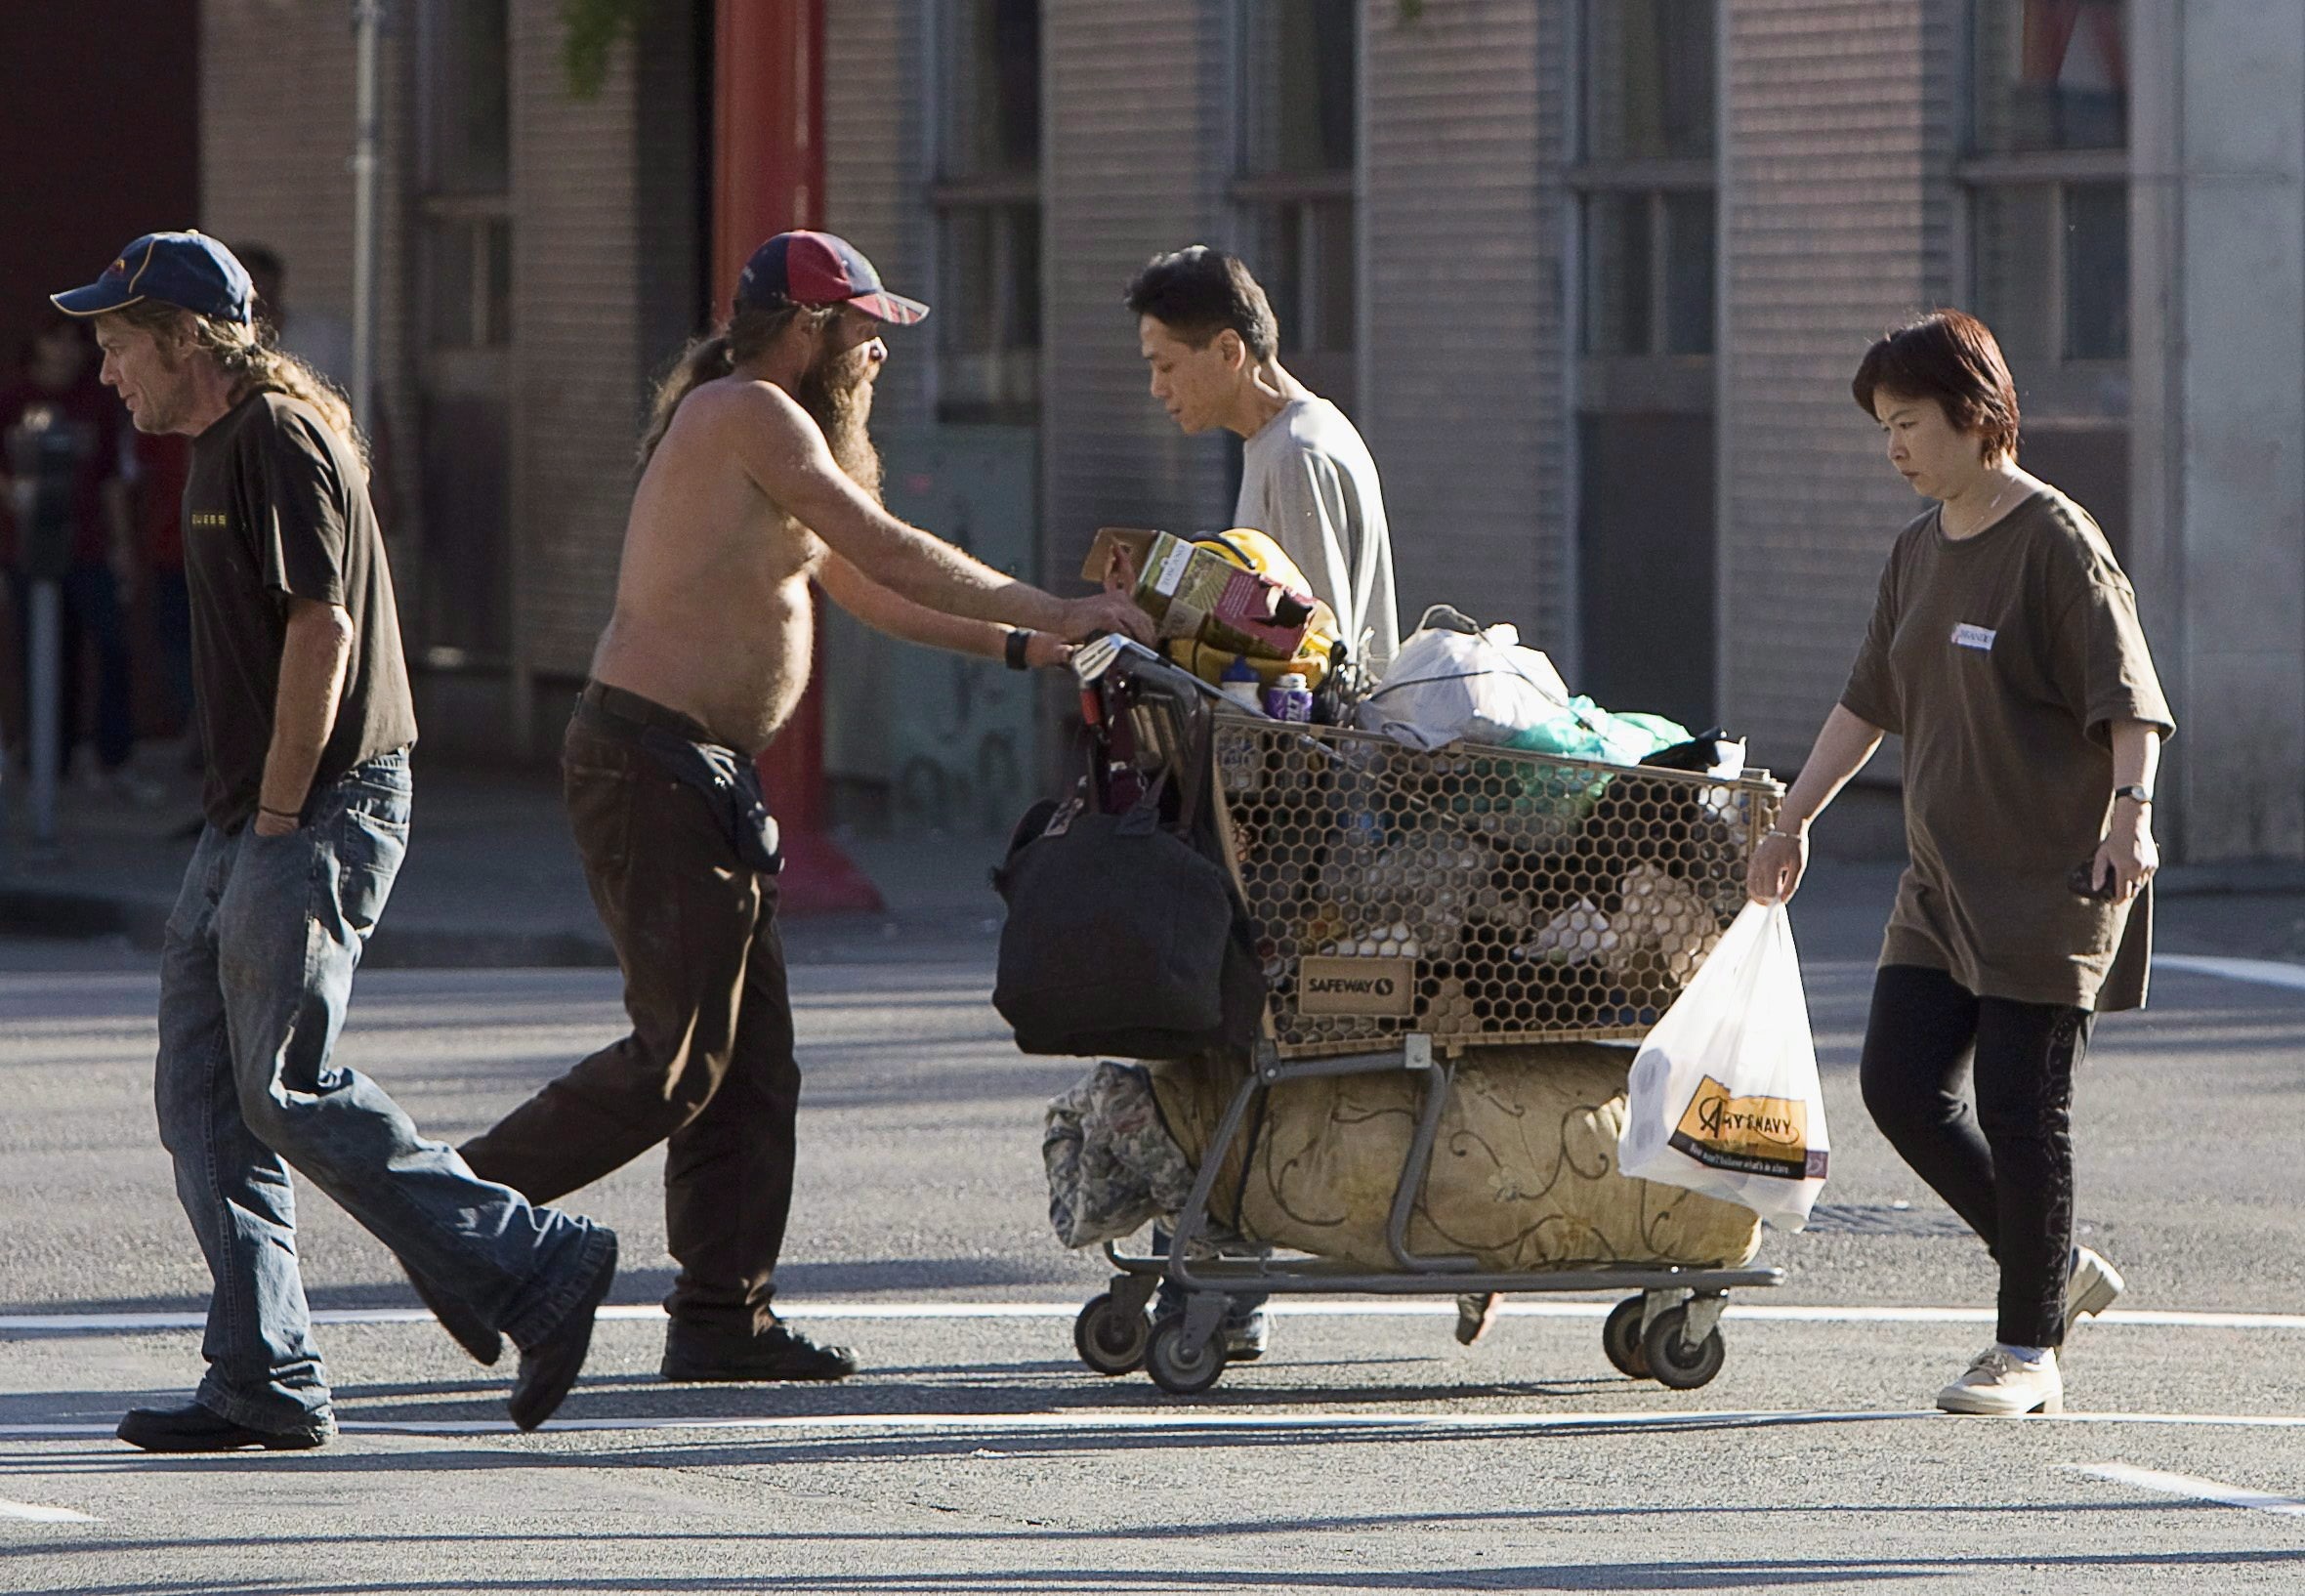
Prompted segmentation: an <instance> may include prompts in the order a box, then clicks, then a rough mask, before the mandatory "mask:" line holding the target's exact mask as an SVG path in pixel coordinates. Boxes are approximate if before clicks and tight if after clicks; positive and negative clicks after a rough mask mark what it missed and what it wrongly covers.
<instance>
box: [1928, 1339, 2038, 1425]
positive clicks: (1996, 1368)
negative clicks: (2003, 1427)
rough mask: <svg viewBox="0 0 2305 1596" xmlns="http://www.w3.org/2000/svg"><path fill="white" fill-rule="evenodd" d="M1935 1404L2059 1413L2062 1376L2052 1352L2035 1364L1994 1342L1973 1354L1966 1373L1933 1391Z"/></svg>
mask: <svg viewBox="0 0 2305 1596" xmlns="http://www.w3.org/2000/svg"><path fill="white" fill-rule="evenodd" d="M1937 1406H1938V1407H1942V1408H1944V1409H1945V1410H1946V1411H1947V1412H1949V1413H1990V1414H1994V1415H1997V1416H2011V1415H2014V1414H2018V1413H2062V1412H2064V1411H2065V1378H2064V1376H2063V1375H2061V1374H2059V1373H2058V1372H2057V1354H2056V1353H2054V1352H2045V1353H2043V1354H2042V1355H2041V1361H2040V1362H2039V1363H2037V1364H2028V1363H2022V1362H2020V1361H2019V1360H2018V1359H2017V1358H2015V1357H2014V1356H2012V1355H2011V1354H2010V1353H2009V1352H2007V1351H2006V1350H2004V1349H2003V1348H2001V1347H2000V1346H1998V1345H1994V1346H1991V1347H1987V1348H1986V1349H1985V1350H1984V1351H1983V1352H1981V1353H1979V1354H1978V1355H1977V1358H1976V1361H1975V1362H1974V1363H1972V1364H1970V1365H1969V1371H1968V1372H1967V1373H1966V1374H1963V1375H1962V1376H1961V1377H1960V1378H1959V1379H1957V1380H1955V1381H1953V1382H1952V1384H1950V1385H1949V1386H1947V1387H1946V1388H1945V1389H1944V1390H1943V1391H1940V1392H1938V1393H1937Z"/></svg>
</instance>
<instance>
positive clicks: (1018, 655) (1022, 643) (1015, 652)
mask: <svg viewBox="0 0 2305 1596" xmlns="http://www.w3.org/2000/svg"><path fill="white" fill-rule="evenodd" d="M1031 646H1032V634H1031V632H1030V631H1028V630H1027V629H1026V628H1025V627H1022V626H1012V627H1010V628H1009V635H1008V668H1009V669H1010V670H1013V671H1021V670H1025V669H1027V660H1026V658H1025V651H1026V650H1027V649H1028V648H1030V647H1031Z"/></svg>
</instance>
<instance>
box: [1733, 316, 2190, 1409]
mask: <svg viewBox="0 0 2305 1596" xmlns="http://www.w3.org/2000/svg"><path fill="white" fill-rule="evenodd" d="M1852 387H1853V389H1854V391H1855V394H1856V397H1857V403H1858V406H1859V408H1861V409H1863V410H1864V411H1865V413H1866V414H1867V415H1869V416H1871V417H1873V418H1874V419H1875V420H1876V421H1877V422H1879V423H1880V425H1881V428H1882V430H1883V432H1884V433H1885V434H1886V436H1887V440H1888V455H1889V463H1890V465H1892V466H1893V467H1895V468H1896V470H1897V472H1898V473H1899V475H1901V476H1903V477H1904V478H1905V479H1906V481H1907V482H1908V483H1911V484H1912V486H1913V490H1914V491H1915V492H1917V493H1919V494H1921V495H1923V496H1924V497H1926V498H1930V499H1934V500H1936V501H1937V503H1936V505H1935V506H1934V507H1933V508H1932V509H1930V510H1929V511H1928V512H1926V513H1925V514H1923V515H1922V516H1920V517H1919V518H1918V519H1916V520H1915V521H1914V522H1912V524H1911V525H1907V527H1906V528H1905V530H1904V532H1903V533H1902V534H1901V535H1900V536H1899V537H1898V539H1897V544H1896V547H1895V549H1894V550H1892V551H1891V553H1890V556H1889V563H1888V567H1887V568H1886V569H1885V570H1884V571H1883V572H1882V573H1881V586H1880V595H1879V598H1878V601H1877V602H1876V604H1875V606H1874V609H1873V616H1872V623H1871V625H1870V626H1869V627H1868V628H1867V629H1866V632H1865V644H1864V646H1863V648H1862V649H1860V651H1858V655H1857V663H1856V666H1855V668H1854V669H1852V670H1851V672H1850V675H1849V683H1848V686H1847V687H1846V688H1845V689H1844V690H1843V691H1842V693H1841V700H1840V702H1839V703H1838V704H1837V705H1836V706H1835V707H1834V708H1833V710H1832V713H1831V714H1830V715H1829V716H1828V717H1827V718H1826V720H1825V723H1824V728H1823V731H1821V732H1820V733H1818V735H1817V744H1816V747H1815V748H1814V749H1812V750H1811V752H1810V755H1809V760H1808V763H1807V764H1806V765H1804V766H1803V767H1802V770H1801V774H1800V777H1799V778H1798V779H1796V780H1795V781H1794V782H1793V784H1792V788H1791V790H1790V791H1789V792H1787V793H1786V794H1785V800H1784V806H1783V810H1782V812H1781V817H1780V819H1779V821H1778V829H1776V830H1773V831H1771V832H1769V833H1767V834H1766V835H1765V836H1763V837H1762V838H1761V839H1759V843H1758V846H1757V847H1756V848H1755V849H1754V852H1753V860H1752V865H1751V869H1750V872H1749V875H1748V879H1747V886H1748V889H1749V891H1750V893H1751V895H1752V896H1753V897H1754V898H1755V899H1757V900H1759V901H1761V902H1764V903H1776V902H1781V901H1783V900H1785V899H1789V898H1790V897H1791V896H1792V895H1793V893H1794V891H1795V890H1796V889H1797V888H1798V887H1799V885H1800V881H1801V872H1802V870H1803V868H1804V867H1805V865H1806V864H1807V862H1808V853H1809V842H1808V831H1809V824H1810V822H1811V821H1812V820H1813V819H1816V817H1817V815H1818V814H1819V813H1820V812H1821V811H1823V808H1824V807H1825V805H1827V804H1828V803H1830V802H1831V801H1832V799H1833V796H1834V794H1836V793H1838V792H1839V791H1840V789H1841V787H1842V786H1843V785H1844V784H1845V783H1846V782H1847V781H1848V780H1849V778H1850V777H1852V776H1855V775H1856V774H1857V772H1858V771H1859V770H1860V769H1862V768H1863V766H1864V765H1865V761H1866V760H1867V759H1869V758H1871V757H1872V753H1873V750H1874V749H1875V748H1877V747H1879V746H1880V741H1881V737H1882V736H1883V735H1884V734H1887V733H1896V734H1898V735H1902V736H1903V737H1904V738H1905V828H1906V843H1907V850H1908V851H1909V853H1910V855H1911V863H1910V865H1909V866H1908V867H1907V870H1906V872H1905V876H1904V879H1903V881H1902V882H1901V883H1900V885H1899V889H1898V894H1897V906H1896V908H1895V910H1894V911H1893V912H1892V913H1891V914H1890V916H1889V927H1888V933H1887V935H1886V937H1885V938H1884V940H1883V944H1882V948H1881V962H1880V969H1879V971H1878V972H1877V973H1876V975H1875V978H1874V984H1873V998H1872V1013H1871V1016H1870V1018H1869V1020H1868V1021H1867V1023H1866V1027H1865V1054H1864V1061H1863V1064H1862V1066H1861V1070H1860V1073H1861V1078H1862V1080H1863V1084H1864V1088H1865V1107H1866V1108H1867V1109H1868V1110H1870V1111H1871V1113H1872V1116H1873V1120H1874V1122H1875V1123H1876V1124H1878V1125H1879V1126H1880V1128H1881V1131H1882V1133H1883V1134H1884V1135H1886V1136H1887V1137H1888V1138H1889V1140H1890V1142H1891V1144H1892V1145H1894V1146H1895V1147H1896V1149H1897V1151H1898V1152H1899V1154H1901V1155H1903V1156H1904V1158H1905V1160H1906V1162H1907V1163H1908V1164H1910V1165H1911V1166H1912V1167H1913V1169H1914V1171H1915V1172H1917V1173H1918V1174H1919V1175H1920V1176H1921V1178H1922V1179H1924V1180H1926V1181H1927V1182H1928V1183H1929V1185H1930V1186H1931V1187H1932V1188H1934V1189H1935V1190H1936V1192H1937V1193H1938V1195H1939V1196H1941V1197H1944V1198H1945V1200H1946V1201H1947V1202H1948V1203H1949V1205H1950V1206H1951V1207H1952V1208H1953V1210H1954V1211H1955V1212H1956V1213H1958V1214H1959V1215H1960V1216H1961V1218H1962V1219H1964V1220H1965V1221H1967V1222H1968V1224H1969V1226H1970V1228H1971V1229H1973V1230H1974V1231H1976V1232H1977V1234H1978V1235H1979V1236H1980V1237H1982V1238H1984V1239H1985V1243H1986V1245H1987V1246H1988V1247H1989V1248H1991V1251H1992V1254H1993V1256H1994V1257H1995V1259H1997V1260H1998V1261H1999V1264H2000V1274H2001V1281H2000V1294H1999V1305H1998V1327H1997V1329H1996V1331H1995V1335H1996V1337H1997V1339H1996V1340H1995V1342H1994V1344H1993V1345H1992V1346H1991V1347H1989V1348H1987V1349H1986V1350H1985V1351H1984V1352H1983V1353H1981V1354H1979V1356H1978V1357H1977V1359H1976V1360H1975V1362H1973V1363H1972V1364H1971V1365H1969V1368H1968V1370H1967V1372H1966V1373H1964V1374H1963V1375H1961V1377H1960V1378H1959V1379H1957V1380H1955V1381H1953V1382H1952V1383H1951V1384H1950V1385H1949V1386H1947V1387H1946V1388H1945V1389H1944V1390H1943V1391H1941V1392H1940V1393H1939V1394H1938V1398H1937V1405H1938V1406H1939V1407H1943V1408H1946V1409H1948V1410H1949V1411H1952V1412H1962V1413H2026V1412H2036V1411H2038V1412H2051V1413H2054V1412H2057V1411H2060V1410H2061V1409H2062V1407H2063V1404H2064V1381H2063V1376H2062V1374H2061V1372H2060V1370H2059V1368H2058V1364H2057V1348H2058V1347H2059V1346H2060V1345H2061V1344H2062V1343H2063V1341H2064V1339H2065V1331H2066V1327H2067V1325H2068V1323H2070V1322H2071V1321H2072V1320H2073V1319H2074V1318H2077V1317H2079V1316H2080V1315H2083V1314H2091V1313H2097V1312H2101V1311H2102V1310H2103V1309H2104V1308H2105V1307H2106V1306H2107V1305H2108V1304H2109V1303H2111V1302H2112V1301H2113V1299H2114V1298H2115V1297H2116V1295H2118V1294H2119V1292H2120V1289H2121V1279H2120V1276H2119V1275H2118V1274H2117V1273H2116V1272H2115V1270H2114V1269H2113V1266H2112V1265H2111V1264H2109V1263H2107V1262H2106V1261H2105V1260H2104V1259H2103V1258H2101V1257H2099V1256H2098V1255H2097V1254H2096V1253H2095V1252H2093V1251H2091V1250H2090V1249H2089V1248H2087V1247H2078V1248H2076V1247H2074V1245H2073V1136H2072V1101H2073V1071H2074V1066H2075V1065H2076V1064H2077V1063H2078V1062H2079V1060H2080V1057H2081V1054H2082V1052H2083V1050H2084V1049H2085V1048H2086V1046H2087V1044H2088V1037H2089V1029H2090V1026H2091V1024H2092V1022H2093V1021H2094V1019H2095V1016H2096V1015H2097V1014H2098V1013H2100V1012H2102V1011H2105V1010H2108V1009H2122V1008H2135V1007H2137V1006H2138V1005H2140V1004H2141V1003H2143V1002H2144V1000H2145V965H2146V958H2147V955H2148V953H2149V950H2150V943H2151V940H2152V929H2153V922H2152V900H2151V897H2150V895H2149V893H2148V892H2147V885H2148V883H2149V882H2151V880H2152V879H2153V874H2154V870H2155V867H2156V865H2157V864H2158V853H2157V851H2156V849H2155V847H2154V841H2153V832H2152V807H2151V806H2152V803H2153V780H2154V774H2155V771H2156V769H2157V768H2158V761H2159V756H2160V742H2161V738H2162V737H2164V736H2167V735H2169V734H2170V733H2171V732H2172V731H2174V729H2175V726H2174V723H2173V722H2172V721H2171V719H2170V717H2169V710H2168V705H2167V703H2166V702H2165V701H2164V700H2163V699H2162V696H2161V691H2160V684H2159V683H2158V680H2156V678H2155V675H2154V669H2153V658H2152V655H2151V654H2150V653H2149V652H2148V651H2147V649H2146V646H2145V634H2144V632H2143V630H2142V628H2140V627H2139V625H2138V623H2137V605H2136V596H2135V594H2134V593H2133V592H2132V591H2131V590H2130V587H2129V581H2128V578H2127V577H2126V576H2125V575H2123V574H2122V572H2121V568H2120V566H2119V563H2118V562H2117V561H2116V560H2115V559H2114V555H2113V551H2112V549H2111V548H2110V547H2109V546H2108V545H2107V543H2106V541H2105V536H2104V534H2103V533H2102V532H2100V531H2099V530H2098V528H2097V525H2096V523H2095V522H2093V521H2091V520H2090V519H2089V517H2088V514H2087V513H2086V512H2085V511H2083V510H2082V509H2081V508H2080V507H2079V506H2078V505H2076V504H2074V502H2073V501H2072V500H2071V499H2068V498H2067V497H2065V496H2064V495H2063V494H2062V493H2059V492H2058V491H2057V490H2056V489H2055V488H2054V487H2051V486H2050V485H2049V484H2048V483H2043V482H2041V481H2040V480H2039V479H2037V478H2035V477H2033V476H2031V475H2029V474H2028V473H2026V472H2024V471H2022V470H2020V469H2018V466H2017V459H2016V456H2017V423H2018V416H2017V392H2016V387H2015V385H2014V384H2013V383H2012V382H2011V380H2010V377H2009V370H2008V366H2007V365H2006V363H2005V362H2004V361H2003V360H2002V358H2001V352H2000V348H1999V346H1998V345H1997V344H1995V343H1994V341H1993V336H1992V334H1991V332H1990V331H1989V330H1987V328H1986V327H1985V325H1984V323H1982V322H1980V321H1978V320H1977V319H1976V318H1975V317H1973V316H1969V315H1963V314H1962V313H1960V312H1958V311H1939V312H1937V313H1935V314H1933V315H1928V316H1924V317H1922V318H1921V319H1920V320H1918V321H1915V322H1913V323H1911V324H1910V325H1908V326H1907V327H1904V328H1902V329H1901V330H1899V331H1897V332H1895V333H1893V334H1891V335H1890V336H1888V337H1886V338H1883V339H1882V340H1880V341H1879V342H1878V343H1876V344H1874V345H1873V347H1872V348H1871V350H1869V351H1868V352H1867V353H1866V355H1865V360H1864V363H1863V364H1862V365H1860V366H1859V368H1858V371H1857V377H1856V380H1855V382H1854V383H1853V384H1852ZM1972 1063H1973V1073H1974V1078H1975V1097H1976V1103H1975V1107H1974V1110H1972V1108H1971V1106H1970V1104H1969V1102H1968V1101H1966V1099H1965V1098H1964V1097H1963V1095H1962V1091H1961V1085H1962V1076H1963V1074H1964V1073H1969V1072H1971V1068H1970V1067H1971V1066H1972Z"/></svg>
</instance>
